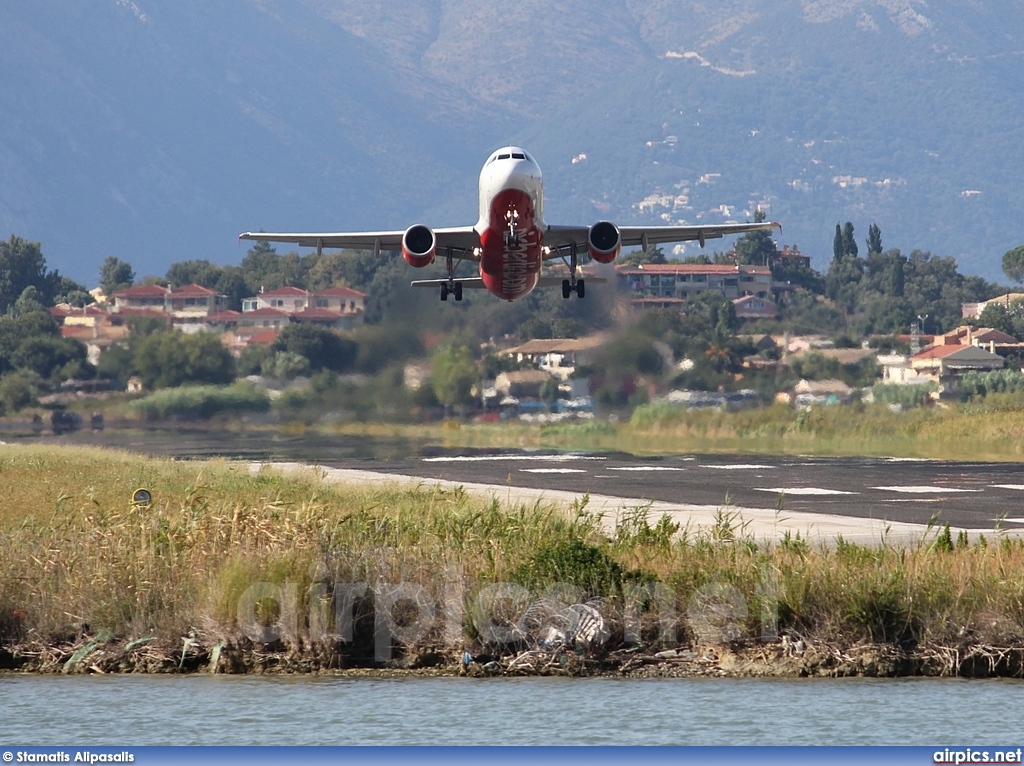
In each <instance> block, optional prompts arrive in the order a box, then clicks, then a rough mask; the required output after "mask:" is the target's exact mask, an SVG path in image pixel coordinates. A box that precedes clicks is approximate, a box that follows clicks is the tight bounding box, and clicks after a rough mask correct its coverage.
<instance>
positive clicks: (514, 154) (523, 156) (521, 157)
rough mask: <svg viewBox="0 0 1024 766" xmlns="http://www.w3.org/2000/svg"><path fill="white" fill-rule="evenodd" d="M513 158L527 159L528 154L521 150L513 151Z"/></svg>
mask: <svg viewBox="0 0 1024 766" xmlns="http://www.w3.org/2000/svg"><path fill="white" fill-rule="evenodd" d="M512 159H514V160H525V159H526V155H525V154H521V153H519V152H512Z"/></svg>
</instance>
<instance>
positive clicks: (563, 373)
mask: <svg viewBox="0 0 1024 766" xmlns="http://www.w3.org/2000/svg"><path fill="white" fill-rule="evenodd" d="M606 340H607V336H606V335H604V334H599V335H590V336H587V337H585V338H550V339H548V338H544V339H540V338H538V339H534V340H531V341H527V342H526V343H523V344H522V345H519V346H513V347H512V348H508V349H505V350H504V351H503V352H502V354H503V355H505V356H512V357H515V359H516V361H517V362H520V363H523V362H529V363H531V364H533V365H535V366H536V367H538V368H539V369H541V370H544V371H545V372H546V373H547V374H548V375H553V376H555V377H557V378H558V379H559V380H562V381H565V380H567V379H568V378H569V376H570V375H572V373H573V372H574V371H575V370H576V368H577V367H580V366H583V365H588V364H590V363H591V362H592V361H593V357H594V353H595V352H596V351H597V349H599V348H600V347H601V346H602V345H604V343H605V341H606Z"/></svg>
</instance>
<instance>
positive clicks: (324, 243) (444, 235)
mask: <svg viewBox="0 0 1024 766" xmlns="http://www.w3.org/2000/svg"><path fill="white" fill-rule="evenodd" d="M433 231H434V236H435V237H437V251H438V253H443V252H444V251H445V250H446V249H447V248H449V247H450V248H452V250H454V251H456V252H457V253H458V255H459V256H460V257H462V258H470V257H471V256H472V253H473V249H474V248H477V247H479V246H480V235H479V234H477V232H476V229H474V228H473V227H472V226H455V227H451V228H447V229H434V230H433ZM404 234H405V229H402V230H401V231H351V232H344V231H341V232H309V233H303V232H293V233H291V232H290V233H274V232H265V231H247V232H244V233H242V234H239V235H238V238H239V239H250V240H253V241H256V242H284V243H288V244H292V245H298V246H300V247H315V248H316V250H317V252H318V253H320V252H323V249H324V248H325V247H329V248H348V249H353V250H373V251H374V252H375V253H380V252H381V251H382V250H391V251H399V250H401V249H402V235H404Z"/></svg>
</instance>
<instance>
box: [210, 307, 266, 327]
mask: <svg viewBox="0 0 1024 766" xmlns="http://www.w3.org/2000/svg"><path fill="white" fill-rule="evenodd" d="M273 310H274V309H266V311H273ZM249 313H250V314H251V313H253V312H249ZM280 313H283V312H280ZM240 316H242V312H241V311H232V310H230V309H229V310H227V311H218V312H217V313H216V314H210V315H209V316H207V317H206V322H207V324H218V323H220V322H237V321H238V318H239V317H240Z"/></svg>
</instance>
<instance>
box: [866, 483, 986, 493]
mask: <svg viewBox="0 0 1024 766" xmlns="http://www.w3.org/2000/svg"><path fill="white" fill-rule="evenodd" d="M872 489H880V490H882V491H884V492H903V493H905V494H908V495H927V494H931V493H932V492H981V490H980V489H957V488H955V487H930V486H927V485H922V486H918V487H872Z"/></svg>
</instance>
